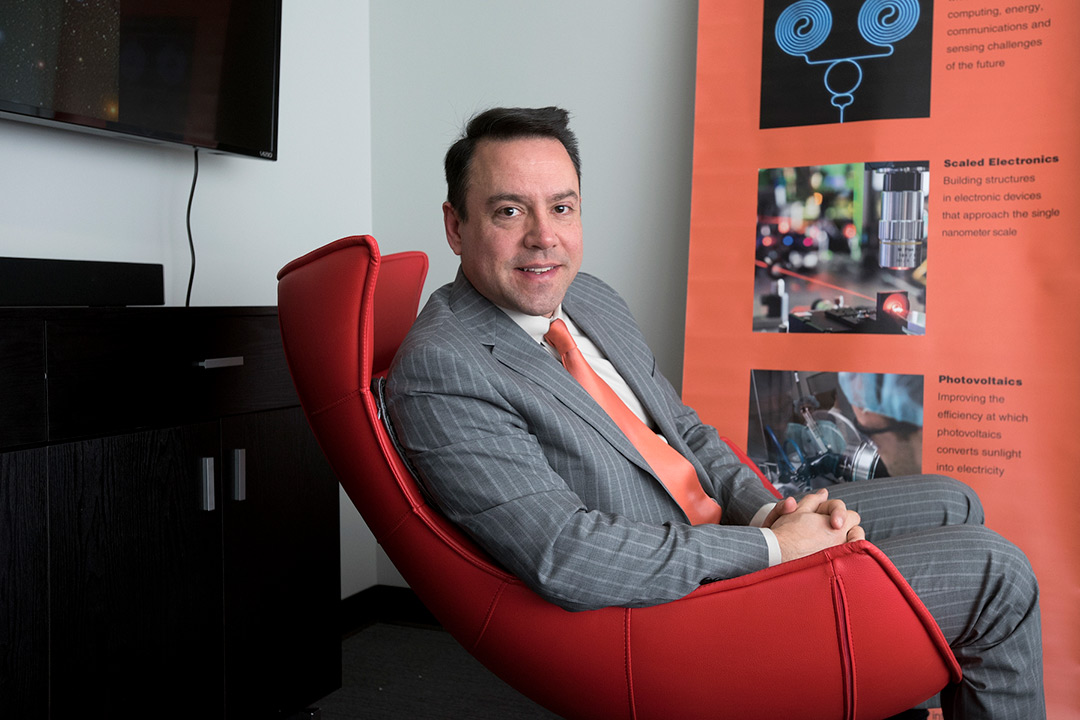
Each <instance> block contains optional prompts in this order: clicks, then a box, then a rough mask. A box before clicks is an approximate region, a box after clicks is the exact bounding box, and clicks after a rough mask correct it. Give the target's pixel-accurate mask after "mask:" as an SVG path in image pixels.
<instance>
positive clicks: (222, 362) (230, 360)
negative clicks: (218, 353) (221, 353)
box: [195, 355, 244, 370]
mask: <svg viewBox="0 0 1080 720" xmlns="http://www.w3.org/2000/svg"><path fill="white" fill-rule="evenodd" d="M195 364H196V365H198V366H199V367H201V368H203V369H205V370H214V369H216V368H225V367H238V366H240V365H243V364H244V356H243V355H237V356H235V357H223V358H207V359H206V360H201V361H199V362H197V363H195Z"/></svg>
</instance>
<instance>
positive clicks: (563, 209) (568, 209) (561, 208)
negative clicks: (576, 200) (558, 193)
mask: <svg viewBox="0 0 1080 720" xmlns="http://www.w3.org/2000/svg"><path fill="white" fill-rule="evenodd" d="M553 210H554V211H555V213H556V214H557V215H566V214H567V213H572V212H574V208H573V207H572V206H570V205H556V206H555V207H554V208H553Z"/></svg>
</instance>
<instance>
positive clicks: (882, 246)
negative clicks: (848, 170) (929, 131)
mask: <svg viewBox="0 0 1080 720" xmlns="http://www.w3.org/2000/svg"><path fill="white" fill-rule="evenodd" d="M867 169H868V170H870V171H871V172H873V173H878V174H880V175H881V176H882V177H881V181H882V184H881V217H880V218H879V220H878V242H879V245H878V265H879V266H880V267H883V268H888V269H890V270H913V269H914V268H917V267H919V265H921V264H922V261H923V260H924V259H926V212H925V208H924V206H925V202H926V199H925V197H926V196H925V193H924V192H923V179H924V176H925V175H926V174H927V168H925V167H922V166H919V165H898V164H885V165H882V166H877V167H874V166H872V165H871V164H870V163H867Z"/></svg>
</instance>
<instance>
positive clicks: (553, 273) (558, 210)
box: [443, 138, 581, 317]
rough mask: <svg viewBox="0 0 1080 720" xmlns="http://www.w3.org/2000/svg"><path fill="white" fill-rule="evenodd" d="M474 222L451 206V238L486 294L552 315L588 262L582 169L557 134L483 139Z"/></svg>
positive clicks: (472, 192) (471, 184) (472, 176)
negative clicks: (579, 174) (583, 255)
mask: <svg viewBox="0 0 1080 720" xmlns="http://www.w3.org/2000/svg"><path fill="white" fill-rule="evenodd" d="M465 207H466V208H467V211H468V218H469V219H468V220H467V221H463V220H462V219H461V218H460V217H459V216H458V214H457V213H456V212H455V211H454V209H453V208H452V207H451V206H450V204H449V203H444V204H443V221H444V224H445V226H446V239H447V242H449V243H450V247H451V249H453V251H454V253H455V254H457V255H460V256H461V268H462V270H463V271H464V273H465V277H466V278H468V279H469V282H471V283H472V285H473V287H475V288H476V289H477V290H478V291H479V292H480V294H481V295H483V296H484V297H486V298H487V299H488V300H491V301H492V302H493V303H495V304H496V305H499V306H500V307H504V308H507V309H509V310H517V311H520V312H523V313H526V314H528V315H546V316H549V317H550V316H551V314H552V313H553V312H555V308H556V307H558V305H559V303H560V302H562V299H563V295H565V294H566V289H567V288H568V287H570V283H571V281H572V280H573V279H574V276H575V275H577V271H578V268H580V267H581V197H580V191H579V187H578V179H577V173H576V171H575V170H574V164H573V162H571V160H570V156H569V155H568V154H567V152H566V149H565V148H564V147H563V146H562V143H560V142H559V141H558V140H555V139H554V138H523V139H517V140H482V141H481V142H480V143H479V144H478V145H477V146H476V150H475V152H474V154H473V159H472V166H471V168H470V170H469V177H468V185H467V188H466V193H465Z"/></svg>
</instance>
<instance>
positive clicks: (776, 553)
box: [750, 503, 781, 567]
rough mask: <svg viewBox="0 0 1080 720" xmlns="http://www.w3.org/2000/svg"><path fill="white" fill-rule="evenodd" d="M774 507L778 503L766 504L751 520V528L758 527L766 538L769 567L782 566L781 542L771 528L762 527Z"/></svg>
mask: <svg viewBox="0 0 1080 720" xmlns="http://www.w3.org/2000/svg"><path fill="white" fill-rule="evenodd" d="M774 507H776V503H765V504H764V505H762V506H761V507H760V508H759V509H758V511H757V512H756V513H754V517H753V518H751V520H750V527H756V528H757V529H758V530H760V531H761V534H762V535H764V536H765V544H766V545H768V546H769V567H772V566H773V565H779V564H780V559H781V558H780V541H779V540H777V539H776V533H774V532H773V531H772V530H770V529H769V528H763V527H761V524H762V523H763V522H765V518H766V517H768V515H769V512H771V511H772V509H773V508H774Z"/></svg>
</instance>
